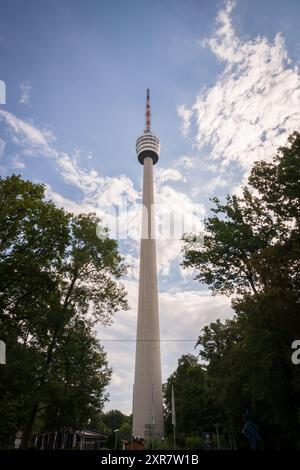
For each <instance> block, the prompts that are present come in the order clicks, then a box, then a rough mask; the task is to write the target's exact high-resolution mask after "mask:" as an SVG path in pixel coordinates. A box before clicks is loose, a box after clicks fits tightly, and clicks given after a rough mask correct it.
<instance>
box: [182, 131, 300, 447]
mask: <svg viewBox="0 0 300 470" xmlns="http://www.w3.org/2000/svg"><path fill="white" fill-rule="evenodd" d="M299 181H300V135H299V134H298V133H294V134H293V135H292V136H291V137H290V138H289V145H288V146H287V147H283V148H280V149H279V152H278V154H277V156H276V157H275V158H274V160H273V161H272V162H269V163H268V162H257V163H255V164H254V166H253V169H252V171H251V174H250V177H249V186H248V187H245V188H244V189H243V194H242V196H240V197H237V196H228V197H227V199H226V202H225V204H221V202H220V201H219V200H218V199H214V203H215V207H214V208H213V209H212V212H213V214H212V216H210V217H209V218H208V219H207V220H206V222H205V231H206V236H205V238H204V244H203V245H200V244H199V243H198V242H197V241H196V240H197V238H196V236H195V235H191V234H189V235H186V236H185V250H184V265H185V266H186V267H193V268H195V271H196V277H197V279H199V281H200V282H205V283H207V284H208V285H209V286H210V288H211V289H212V291H213V293H214V294H227V295H232V294H235V297H234V298H233V299H232V306H233V309H234V311H235V315H234V317H233V319H231V320H227V321H226V322H224V323H221V322H220V321H217V322H215V323H212V324H211V325H210V326H207V327H205V328H204V329H203V330H202V333H201V335H200V337H199V340H198V343H197V346H199V347H200V357H201V358H202V360H204V361H205V363H206V364H207V382H208V384H209V387H210V389H211V393H212V396H213V397H214V398H213V399H214V403H216V405H217V408H218V409H219V410H220V411H221V414H223V420H221V426H222V427H223V428H227V429H231V430H232V431H233V434H234V435H235V440H236V442H237V444H238V445H240V446H243V445H246V443H245V442H244V443H243V440H242V439H241V434H240V433H241V429H242V427H243V413H244V412H245V409H248V410H250V412H251V416H252V419H253V420H254V421H255V422H256V423H257V424H258V425H259V427H260V429H261V432H262V437H263V441H262V446H263V447H264V448H285V447H288V448H300V441H299V438H298V436H299V431H300V428H299V425H300V423H299V419H298V418H297V416H299V410H300V400H299V384H300V369H299V367H298V368H297V366H295V365H293V364H292V362H291V354H292V350H291V344H292V342H293V340H295V339H299V338H300V317H299V301H300V275H299V273H300V269H299V268H300V256H299V254H300V184H299Z"/></svg>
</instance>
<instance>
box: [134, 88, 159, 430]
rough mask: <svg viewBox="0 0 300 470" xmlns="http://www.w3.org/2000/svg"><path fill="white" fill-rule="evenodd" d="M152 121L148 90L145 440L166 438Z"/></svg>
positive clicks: (137, 407) (141, 423) (141, 319)
mask: <svg viewBox="0 0 300 470" xmlns="http://www.w3.org/2000/svg"><path fill="white" fill-rule="evenodd" d="M150 120H151V115H150V91H149V89H147V103H146V127H145V130H144V134H143V135H142V136H141V137H139V138H138V139H137V141H136V152H137V156H138V160H139V162H140V163H141V164H142V165H143V166H144V179H143V214H142V236H141V251H140V278H139V300H138V319H137V337H136V354H135V377H134V386H133V426H132V434H133V436H139V437H142V438H144V439H149V438H151V437H163V436H164V422H163V399H162V381H161V359H160V334H159V310H158V289H157V268H156V240H155V226H154V190H153V165H155V163H157V161H158V158H159V153H160V143H159V138H158V137H156V136H155V135H154V134H153V133H152V132H151V128H150V124H151V122H150Z"/></svg>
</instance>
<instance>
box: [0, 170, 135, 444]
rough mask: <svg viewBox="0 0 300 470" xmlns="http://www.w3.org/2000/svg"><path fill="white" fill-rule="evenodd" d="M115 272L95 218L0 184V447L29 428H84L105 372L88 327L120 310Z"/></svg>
mask: <svg viewBox="0 0 300 470" xmlns="http://www.w3.org/2000/svg"><path fill="white" fill-rule="evenodd" d="M96 229H97V230H96ZM99 234H100V235H101V236H99ZM124 272H125V265H124V262H123V259H122V257H121V256H120V254H119V253H118V247H117V242H116V241H115V240H112V239H111V238H109V233H108V230H107V228H106V227H104V226H102V225H101V221H100V220H99V218H98V217H96V215H95V214H92V213H91V214H80V215H78V216H74V215H73V214H69V213H67V212H66V211H64V210H63V209H60V208H57V207H56V206H55V205H54V204H53V203H52V202H51V201H47V200H45V188H44V186H43V185H40V184H34V183H32V182H30V181H24V180H22V179H21V178H20V177H19V176H15V175H13V176H11V177H9V178H6V179H0V285H1V289H0V331H1V339H2V340H4V341H5V342H6V345H7V364H6V365H5V367H1V369H0V375H1V380H0V413H1V416H2V419H1V423H0V445H7V444H8V443H10V444H12V442H13V438H14V434H15V432H16V431H17V430H19V429H21V430H22V431H23V432H24V439H23V445H24V446H26V445H28V443H29V439H30V436H31V435H32V432H33V431H34V430H38V429H39V428H43V427H45V426H48V427H49V428H51V426H52V427H53V426H57V425H59V424H61V425H62V424H63V425H66V424H68V425H71V424H72V425H73V426H74V427H75V426H84V425H85V424H87V422H88V421H89V420H90V419H91V415H93V411H94V412H98V411H99V410H101V408H102V406H103V401H104V400H105V393H104V388H105V386H106V385H107V383H108V381H109V376H110V369H109V368H108V365H107V361H106V356H105V353H104V351H103V349H102V347H101V345H100V343H99V341H98V340H97V339H96V336H95V329H94V326H95V325H96V323H97V322H100V323H102V324H109V323H111V320H112V316H113V315H114V313H115V312H116V311H118V310H120V309H126V308H127V303H126V298H125V297H126V295H125V290H124V287H123V286H122V284H120V281H119V279H120V277H121V276H122V275H123V273H124Z"/></svg>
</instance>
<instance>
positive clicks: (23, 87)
mask: <svg viewBox="0 0 300 470" xmlns="http://www.w3.org/2000/svg"><path fill="white" fill-rule="evenodd" d="M20 91H21V96H20V104H24V105H29V104H30V99H31V85H30V83H29V82H22V83H21V84H20Z"/></svg>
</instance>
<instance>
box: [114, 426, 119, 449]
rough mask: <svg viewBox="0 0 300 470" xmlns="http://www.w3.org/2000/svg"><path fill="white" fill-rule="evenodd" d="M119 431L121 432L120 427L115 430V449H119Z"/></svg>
mask: <svg viewBox="0 0 300 470" xmlns="http://www.w3.org/2000/svg"><path fill="white" fill-rule="evenodd" d="M118 432H119V429H115V430H114V433H115V450H117V435H118Z"/></svg>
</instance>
